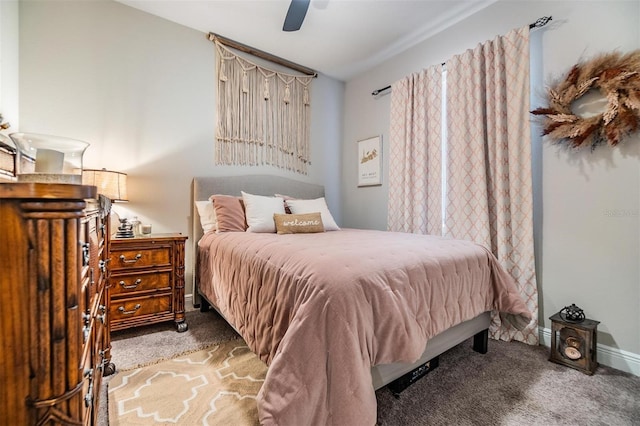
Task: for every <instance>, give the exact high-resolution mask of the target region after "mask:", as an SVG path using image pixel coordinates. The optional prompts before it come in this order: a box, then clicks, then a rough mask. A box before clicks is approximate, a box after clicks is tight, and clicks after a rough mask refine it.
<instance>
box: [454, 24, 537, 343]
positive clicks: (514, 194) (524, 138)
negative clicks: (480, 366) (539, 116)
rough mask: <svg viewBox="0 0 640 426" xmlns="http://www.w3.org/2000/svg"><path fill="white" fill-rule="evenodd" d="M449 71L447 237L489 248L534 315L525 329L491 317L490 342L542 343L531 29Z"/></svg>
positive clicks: (489, 45) (482, 48) (469, 55)
mask: <svg viewBox="0 0 640 426" xmlns="http://www.w3.org/2000/svg"><path fill="white" fill-rule="evenodd" d="M446 69H447V99H446V102H447V144H448V146H447V155H446V158H447V163H446V169H447V176H446V201H445V203H446V207H445V211H446V214H445V216H446V218H445V229H446V231H445V235H448V236H451V237H454V238H458V239H468V240H473V241H475V242H478V243H480V244H483V245H485V246H486V247H488V248H490V249H491V251H492V252H493V253H494V254H495V255H496V257H497V258H498V260H499V262H500V263H501V265H502V266H503V267H505V268H506V270H507V271H508V272H509V273H510V275H511V276H512V277H513V278H514V279H515V281H516V282H517V284H518V287H519V289H520V292H521V295H522V297H523V299H524V300H525V301H526V303H527V306H528V308H529V309H530V310H531V313H532V316H533V320H532V322H531V323H530V324H529V326H528V327H527V328H526V329H525V330H523V331H518V330H516V329H515V328H512V327H510V326H508V325H506V324H501V321H500V318H499V317H498V316H497V315H494V318H493V321H492V325H491V328H490V333H491V337H492V338H494V339H501V340H512V339H515V340H519V341H522V342H526V343H529V344H537V343H538V330H537V326H538V324H537V318H538V294H537V284H536V276H535V262H534V252H533V201H532V178H531V134H530V127H529V28H528V27H524V28H521V29H517V30H513V31H511V32H509V33H508V34H507V35H505V36H501V37H496V38H495V39H494V40H492V41H489V42H486V43H484V44H481V45H478V46H477V47H476V48H475V49H473V50H468V51H467V52H465V53H464V54H462V55H458V56H456V57H454V58H452V59H451V60H449V61H447V62H446Z"/></svg>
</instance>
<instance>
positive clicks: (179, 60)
mask: <svg viewBox="0 0 640 426" xmlns="http://www.w3.org/2000/svg"><path fill="white" fill-rule="evenodd" d="M211 31H214V32H215V28H211ZM214 53H215V48H214V45H213V43H211V42H210V41H209V40H207V38H206V35H205V34H204V33H201V32H198V31H195V30H192V29H189V28H186V27H183V26H181V25H177V24H175V23H172V22H169V21H167V20H164V19H161V18H158V17H155V16H152V15H149V14H147V13H144V12H141V11H139V10H137V9H133V8H130V7H128V6H125V5H122V4H120V3H116V2H113V1H56V2H49V1H32V0H29V1H22V2H20V130H21V131H24V132H38V133H45V134H53V135H59V136H67V137H72V138H76V139H80V140H84V141H87V142H89V143H90V144H91V145H90V147H89V148H88V149H87V151H86V153H85V156H84V166H85V167H87V168H102V167H105V168H107V169H112V170H117V171H122V172H126V173H127V174H128V186H129V199H130V202H129V203H126V204H116V205H115V206H114V210H115V211H116V212H117V213H118V214H120V215H121V216H126V217H131V216H132V215H137V216H138V217H139V218H140V219H141V220H142V221H143V222H147V223H151V224H152V225H153V230H154V232H181V233H183V234H185V235H189V233H190V227H189V220H190V218H189V215H190V202H189V199H190V185H191V180H192V177H193V176H202V175H232V174H233V175H238V174H249V173H251V174H258V173H264V174H277V175H283V176H288V177H292V178H296V179H299V180H304V181H309V182H313V183H320V184H324V185H325V188H326V192H327V202H328V204H329V206H330V208H331V210H332V212H335V216H336V220H338V221H339V220H340V211H341V207H340V204H339V203H340V195H339V191H340V189H339V176H340V168H339V155H340V143H339V140H340V135H341V132H342V128H341V120H342V97H343V91H344V84H343V83H341V82H338V81H336V80H333V79H330V78H327V77H324V76H320V77H319V78H318V79H316V80H315V81H314V82H313V84H312V93H311V95H312V134H311V150H312V153H311V162H312V165H311V166H310V167H309V174H308V176H302V175H298V174H294V173H291V172H286V171H282V170H280V169H277V168H274V167H231V166H225V167H219V166H215V165H214V123H215V119H216V115H215V114H216V111H215V82H216V79H215V75H214V72H215V62H214V59H215V57H214ZM187 246H188V247H190V244H187ZM191 257H192V253H191V250H190V249H188V250H187V259H186V262H187V271H186V279H187V283H191V278H192V270H191V269H192V268H191V265H192V260H191ZM190 292H191V287H190V284H187V293H190Z"/></svg>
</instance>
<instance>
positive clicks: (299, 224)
mask: <svg viewBox="0 0 640 426" xmlns="http://www.w3.org/2000/svg"><path fill="white" fill-rule="evenodd" d="M273 220H274V221H275V222H276V232H277V233H278V234H311V233H316V232H324V225H323V224H322V215H320V212H316V213H306V214H274V215H273Z"/></svg>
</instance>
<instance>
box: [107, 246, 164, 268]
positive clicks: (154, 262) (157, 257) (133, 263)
mask: <svg viewBox="0 0 640 426" xmlns="http://www.w3.org/2000/svg"><path fill="white" fill-rule="evenodd" d="M109 258H110V259H111V263H110V265H109V267H110V268H111V271H112V272H114V271H118V270H122V269H133V268H152V267H159V266H167V267H169V266H171V247H149V248H139V249H134V250H113V249H112V251H111V253H110V255H109Z"/></svg>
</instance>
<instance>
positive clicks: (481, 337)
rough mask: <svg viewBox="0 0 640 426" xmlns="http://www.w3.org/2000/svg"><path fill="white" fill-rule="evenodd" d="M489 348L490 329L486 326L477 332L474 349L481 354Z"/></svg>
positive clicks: (474, 338) (474, 337)
mask: <svg viewBox="0 0 640 426" xmlns="http://www.w3.org/2000/svg"><path fill="white" fill-rule="evenodd" d="M488 349H489V329H488V328H485V329H484V330H482V331H481V332H479V333H476V334H475V335H474V336H473V350H474V351H476V352H478V353H481V354H486V353H487V350H488Z"/></svg>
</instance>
